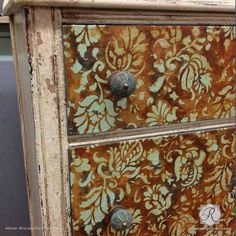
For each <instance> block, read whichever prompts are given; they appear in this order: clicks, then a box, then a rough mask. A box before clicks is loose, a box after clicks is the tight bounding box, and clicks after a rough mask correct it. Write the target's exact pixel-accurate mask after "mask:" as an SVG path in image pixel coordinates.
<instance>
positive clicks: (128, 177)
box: [70, 129, 235, 236]
mask: <svg viewBox="0 0 236 236" xmlns="http://www.w3.org/2000/svg"><path fill="white" fill-rule="evenodd" d="M234 131H235V130H234V129H224V130H217V131H209V132H198V133H195V134H184V135H175V136H169V137H158V138H151V139H144V140H139V141H127V142H120V143H115V144H107V145H93V146H89V147H86V148H82V147H80V148H71V149H70V183H71V207H72V226H73V235H75V236H77V235H104V236H105V235H142V236H143V235H176V236H178V235H181V236H182V235H188V236H189V235H214V236H215V235H235V187H234V186H235V184H234V183H233V180H234V179H235V158H234V145H235V133H234ZM117 206H120V208H119V207H117ZM114 208H115V209H114ZM131 218H132V219H131ZM204 225H205V226H206V227H207V228H204V227H205V226H204ZM121 226H122V227H121ZM209 227H211V228H209ZM114 228H116V229H114ZM120 229H122V230H123V231H117V230H120Z"/></svg>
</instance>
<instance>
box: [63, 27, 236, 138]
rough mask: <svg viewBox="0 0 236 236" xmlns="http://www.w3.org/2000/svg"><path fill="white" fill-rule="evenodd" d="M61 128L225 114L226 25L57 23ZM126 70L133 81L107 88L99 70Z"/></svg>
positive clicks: (89, 129) (230, 112) (100, 128)
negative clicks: (122, 91)
mask: <svg viewBox="0 0 236 236" xmlns="http://www.w3.org/2000/svg"><path fill="white" fill-rule="evenodd" d="M63 40H64V54H65V70H66V76H65V78H66V83H67V99H68V101H67V114H68V128H69V133H71V134H72V133H73V134H75V133H79V134H85V133H96V132H105V131H112V130H116V129H127V128H137V127H147V126H149V127H150V126H158V125H163V124H167V123H182V122H190V121H196V120H207V119H217V118H228V117H233V116H234V114H235V99H234V93H235V49H236V48H235V34H234V27H231V26H222V27H216V26H214V27H213V26H200V27H196V26H115V25H113V26H109V25H107V26H104V25H97V26H95V25H87V26H84V25H66V26H63ZM119 70H128V71H130V72H131V73H132V74H133V75H134V76H135V78H136V81H137V88H136V91H135V93H134V94H133V95H132V96H131V97H129V98H123V99H119V98H117V97H115V96H113V95H111V93H110V90H109V87H108V84H107V78H108V77H109V75H110V74H111V73H113V72H115V71H119Z"/></svg>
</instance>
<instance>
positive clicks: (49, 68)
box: [27, 7, 70, 236]
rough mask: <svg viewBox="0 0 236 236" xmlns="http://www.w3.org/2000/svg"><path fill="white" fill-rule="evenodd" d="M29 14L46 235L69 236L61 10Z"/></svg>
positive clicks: (37, 144) (37, 140) (37, 139)
mask: <svg viewBox="0 0 236 236" xmlns="http://www.w3.org/2000/svg"><path fill="white" fill-rule="evenodd" d="M27 12H28V13H27V15H28V17H27V19H28V31H27V34H28V37H29V38H28V43H29V53H30V55H31V58H32V78H31V81H32V82H31V83H32V88H31V90H32V93H33V107H34V111H35V117H34V120H35V132H36V149H37V157H38V164H39V166H40V169H41V172H40V176H41V177H42V178H41V179H42V182H41V183H40V185H41V187H42V194H41V202H42V209H43V216H42V220H43V224H44V228H43V235H47V236H54V235H70V233H69V224H70V222H69V216H68V211H69V209H68V207H69V206H68V201H69V193H70V191H68V188H69V187H68V185H69V184H68V181H69V180H68V173H67V171H68V168H67V165H68V164H67V161H68V160H67V159H68V157H67V150H68V145H67V134H66V118H65V117H66V115H65V111H63V109H65V105H64V104H63V103H62V100H63V97H64V96H65V93H64V88H63V87H64V84H63V83H64V82H63V81H64V79H62V78H63V70H62V69H60V67H62V66H61V63H62V62H61V61H60V60H61V59H60V58H63V56H62V55H61V54H60V53H61V50H62V49H60V50H59V51H58V49H59V48H62V46H61V40H62V39H61V22H60V10H56V9H55V8H53V9H51V8H34V7H32V8H27ZM57 63H58V64H57ZM60 96H61V99H59V97H60ZM64 116H65V117H64Z"/></svg>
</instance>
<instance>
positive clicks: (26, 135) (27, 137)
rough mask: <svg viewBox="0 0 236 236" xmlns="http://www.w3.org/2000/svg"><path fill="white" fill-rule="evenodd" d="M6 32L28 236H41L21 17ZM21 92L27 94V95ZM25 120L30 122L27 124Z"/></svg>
mask: <svg viewBox="0 0 236 236" xmlns="http://www.w3.org/2000/svg"><path fill="white" fill-rule="evenodd" d="M17 24H20V25H22V28H21V29H20V30H18V29H17ZM10 31H11V44H12V51H13V57H14V65H15V74H16V76H15V77H16V86H17V99H18V107H19V115H20V123H21V135H22V144H23V152H24V167H25V176H26V186H27V196H28V204H29V216H30V223H31V227H32V236H39V235H41V233H42V230H41V229H42V227H43V226H42V222H41V216H42V215H41V204H40V186H39V181H38V165H37V159H36V156H37V155H36V150H35V132H34V124H33V117H34V116H33V111H32V97H31V92H30V86H29V87H28V86H27V87H26V86H25V85H24V82H23V80H28V81H30V74H29V71H27V73H25V74H24V72H23V71H24V69H25V68H26V70H27V68H28V58H27V55H26V53H27V45H26V44H27V43H26V38H25V36H26V29H25V18H24V16H23V15H21V14H16V15H15V16H14V17H12V18H11V19H10ZM19 40H20V41H19ZM18 42H21V43H22V44H23V47H17V46H18V45H17V43H18ZM26 84H27V83H26ZM25 93H27V95H26V94H25ZM26 100H27V101H26ZM30 117H31V118H30ZM28 119H31V120H30V121H29V120H28Z"/></svg>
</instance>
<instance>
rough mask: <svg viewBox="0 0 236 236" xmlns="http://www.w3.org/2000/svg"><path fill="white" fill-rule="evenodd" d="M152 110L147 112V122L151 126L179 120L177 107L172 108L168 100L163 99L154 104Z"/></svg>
mask: <svg viewBox="0 0 236 236" xmlns="http://www.w3.org/2000/svg"><path fill="white" fill-rule="evenodd" d="M151 111H152V112H148V113H147V117H148V118H147V123H148V125H149V126H156V125H162V124H165V123H167V122H171V121H174V120H177V117H176V109H175V108H171V107H170V106H168V104H167V103H166V102H163V101H161V100H159V101H157V103H156V104H155V105H152V107H151Z"/></svg>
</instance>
